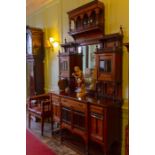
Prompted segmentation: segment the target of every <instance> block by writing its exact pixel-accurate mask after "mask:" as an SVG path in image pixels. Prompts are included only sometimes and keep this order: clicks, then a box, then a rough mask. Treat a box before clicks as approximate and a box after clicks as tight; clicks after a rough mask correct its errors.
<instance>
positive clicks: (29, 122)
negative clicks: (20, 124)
mask: <svg viewBox="0 0 155 155" xmlns="http://www.w3.org/2000/svg"><path fill="white" fill-rule="evenodd" d="M28 127H29V128H31V114H28Z"/></svg>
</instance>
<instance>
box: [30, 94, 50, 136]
mask: <svg viewBox="0 0 155 155" xmlns="http://www.w3.org/2000/svg"><path fill="white" fill-rule="evenodd" d="M28 113H29V128H30V126H31V125H30V124H31V115H33V116H35V117H37V118H40V119H41V135H42V136H43V129H44V119H46V118H51V129H52V126H53V123H52V109H51V96H50V95H49V94H40V95H36V96H32V97H31V98H30V99H29V103H28Z"/></svg>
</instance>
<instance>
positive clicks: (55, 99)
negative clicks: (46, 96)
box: [52, 94, 60, 103]
mask: <svg viewBox="0 0 155 155" xmlns="http://www.w3.org/2000/svg"><path fill="white" fill-rule="evenodd" d="M52 101H54V102H58V103H59V102H60V97H59V96H57V95H55V94H52Z"/></svg>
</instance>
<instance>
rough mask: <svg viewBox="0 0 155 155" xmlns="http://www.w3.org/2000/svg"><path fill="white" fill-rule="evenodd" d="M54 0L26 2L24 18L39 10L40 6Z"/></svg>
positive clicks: (29, 0) (30, 0)
mask: <svg viewBox="0 0 155 155" xmlns="http://www.w3.org/2000/svg"><path fill="white" fill-rule="evenodd" d="M52 1H54V0H26V16H29V15H31V14H32V13H33V12H35V11H37V10H38V9H40V8H41V7H42V6H44V5H46V4H48V3H50V2H52Z"/></svg>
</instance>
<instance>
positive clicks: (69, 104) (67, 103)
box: [61, 98, 87, 112]
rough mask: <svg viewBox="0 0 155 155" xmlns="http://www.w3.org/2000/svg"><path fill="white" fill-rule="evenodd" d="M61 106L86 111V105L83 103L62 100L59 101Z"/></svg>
mask: <svg viewBox="0 0 155 155" xmlns="http://www.w3.org/2000/svg"><path fill="white" fill-rule="evenodd" d="M61 103H62V106H65V107H68V108H71V109H73V110H77V111H81V112H85V111H86V108H87V107H86V104H85V103H83V102H78V101H74V100H71V99H66V98H62V99H61Z"/></svg>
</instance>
